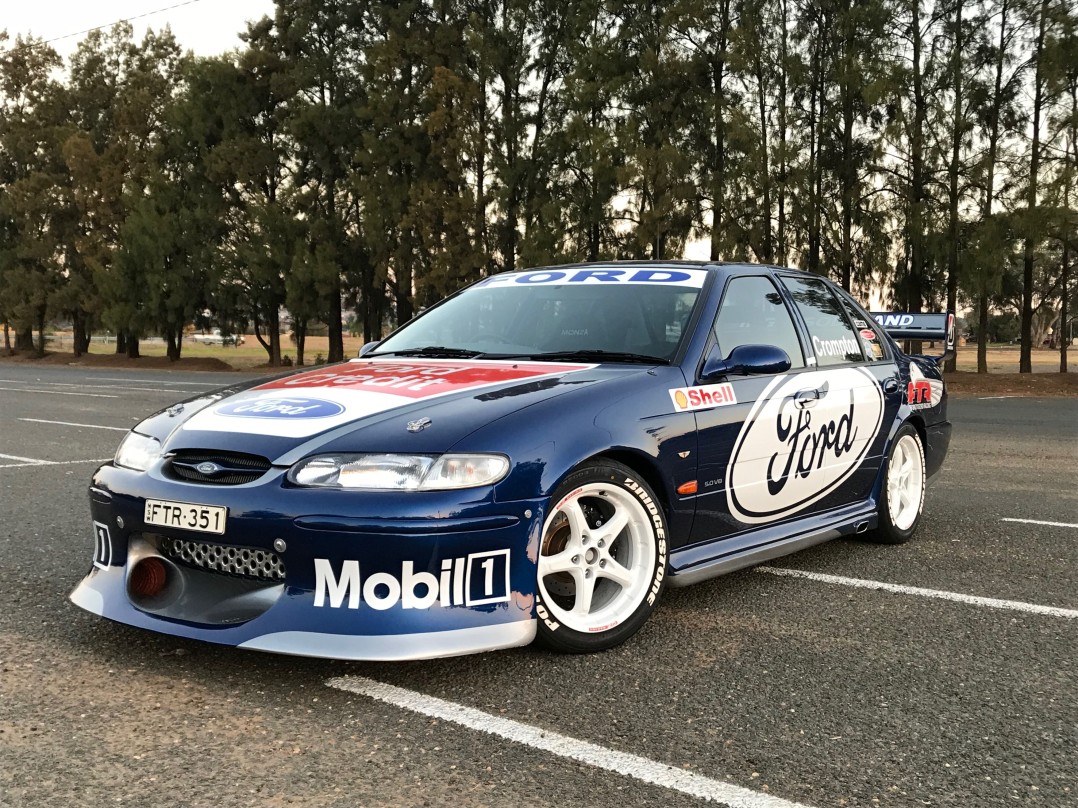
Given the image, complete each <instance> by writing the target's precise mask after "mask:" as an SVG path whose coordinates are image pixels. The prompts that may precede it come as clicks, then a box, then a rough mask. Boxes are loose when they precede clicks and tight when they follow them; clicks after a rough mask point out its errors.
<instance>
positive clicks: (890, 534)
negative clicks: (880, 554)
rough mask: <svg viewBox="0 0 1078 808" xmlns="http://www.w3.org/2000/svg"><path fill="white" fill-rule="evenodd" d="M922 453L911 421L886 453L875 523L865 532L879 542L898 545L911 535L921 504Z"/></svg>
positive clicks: (919, 515)
mask: <svg viewBox="0 0 1078 808" xmlns="http://www.w3.org/2000/svg"><path fill="white" fill-rule="evenodd" d="M925 471H926V467H925V452H924V449H923V448H922V445H921V436H920V435H919V434H918V432H917V430H916V429H915V428H914V427H913V425H912V424H903V425H902V427H901V428H900V429H899V430H898V432H897V433H896V434H895V437H894V440H893V441H892V442H891V451H890V452H889V454H888V455H887V467H886V472H885V474H886V477H884V481H883V496H882V497H881V502H880V504H879V509H878V511H877V513H878V514H879V516H878V519H879V523H878V525H877V527H876V530H875V531H873V532H872V533H870V534H869V535H868V537H867V538H869V539H870V540H872V541H877V542H880V543H881V544H902V543H903V542H907V541H909V540H910V538H912V537H913V533H914V531H915V530H917V525H918V523H919V522H920V521H921V510H922V508H924V503H925Z"/></svg>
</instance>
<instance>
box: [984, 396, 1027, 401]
mask: <svg viewBox="0 0 1078 808" xmlns="http://www.w3.org/2000/svg"><path fill="white" fill-rule="evenodd" d="M1001 398H1021V396H979V397H978V398H977V400H978V401H996V400H998V399H1001Z"/></svg>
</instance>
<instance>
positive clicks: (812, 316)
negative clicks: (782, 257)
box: [781, 276, 865, 367]
mask: <svg viewBox="0 0 1078 808" xmlns="http://www.w3.org/2000/svg"><path fill="white" fill-rule="evenodd" d="M781 280H782V285H783V286H785V287H786V289H787V291H788V292H789V293H790V296H791V297H793V300H794V305H795V306H797V310H798V312H799V313H800V314H801V317H802V319H803V320H804V321H805V325H806V326H808V330H809V335H810V341H811V344H812V351H813V353H815V354H816V365H817V367H829V366H831V365H847V364H849V363H851V362H864V361H865V355H864V353H863V352H862V348H861V337H860V335H858V333H857V332H856V331H854V328H853V325H852V324H851V322H850V321H849V319H847V316H846V311H845V308H844V306H843V304H842V303H840V302H839V300H838V298H837V297H836V296H835V295H834V293H833V292H832V291H831V289H830V288H829V287H828V286H827V284H826V283H824V282H823V281H822V280H814V279H812V278H794V277H789V276H785V277H782V279H781Z"/></svg>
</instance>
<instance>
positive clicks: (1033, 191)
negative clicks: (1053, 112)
mask: <svg viewBox="0 0 1078 808" xmlns="http://www.w3.org/2000/svg"><path fill="white" fill-rule="evenodd" d="M1047 17H1048V0H1041V10H1040V21H1039V22H1038V25H1037V41H1036V46H1035V48H1034V51H1033V61H1034V63H1035V64H1036V68H1035V71H1034V76H1033V144H1032V146H1033V148H1032V153H1031V154H1030V158H1029V189H1028V191H1027V195H1026V212H1027V220H1026V227H1027V228H1028V227H1031V221H1032V217H1033V213H1034V211H1035V210H1036V209H1037V175H1038V174H1039V173H1040V167H1041V110H1042V109H1043V107H1044V68H1043V61H1044V60H1043V59H1042V56H1043V55H1044V31H1045V27H1046V25H1047ZM1034 246H1035V245H1034V239H1033V237H1032V235H1030V234H1028V233H1027V235H1026V239H1025V249H1024V251H1023V255H1022V352H1021V354H1020V355H1019V359H1018V372H1019V373H1032V372H1033V251H1034Z"/></svg>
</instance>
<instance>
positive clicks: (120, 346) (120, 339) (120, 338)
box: [116, 331, 127, 356]
mask: <svg viewBox="0 0 1078 808" xmlns="http://www.w3.org/2000/svg"><path fill="white" fill-rule="evenodd" d="M126 353H127V334H126V333H124V332H123V331H117V332H116V355H117V356H120V355H122V354H126Z"/></svg>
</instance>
